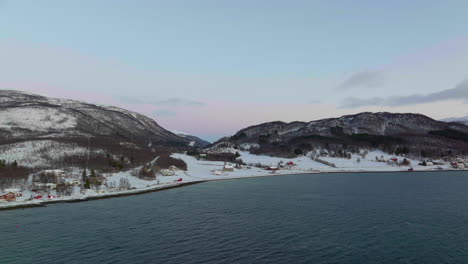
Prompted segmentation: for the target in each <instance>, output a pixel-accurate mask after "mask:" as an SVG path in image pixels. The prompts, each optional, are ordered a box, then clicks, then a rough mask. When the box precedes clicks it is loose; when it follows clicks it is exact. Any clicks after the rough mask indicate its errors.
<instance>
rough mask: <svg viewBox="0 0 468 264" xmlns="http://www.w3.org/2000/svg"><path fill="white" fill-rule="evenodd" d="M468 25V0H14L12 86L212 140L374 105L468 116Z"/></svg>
mask: <svg viewBox="0 0 468 264" xmlns="http://www.w3.org/2000/svg"><path fill="white" fill-rule="evenodd" d="M466 25H468V1H466V0H461V1H450V0H447V1H438V0H437V1H436V0H426V1H419V0H414V1H403V0H394V1H371V0H341V1H335V0H326V1H314V0H309V1H298V0H288V1H286V0H283V1H277V0H256V1H252V0H249V1H247V0H235V1H227V0H196V1H195V0H192V1H187V0H185V1H181V0H170V1H169V0H168V1H157V0H154V1H143V0H126V1H119V0H112V1H107V0H79V1H78V0H70V1H63V0H56V1H54V0H43V1H35V0H30V1H27V0H14V1H13V0H0V89H17V90H24V91H29V92H34V93H38V94H42V95H47V96H52V97H59V98H70V99H77V100H83V101H87V102H91V103H96V104H103V105H115V106H119V107H123V108H126V109H129V110H133V111H137V112H140V113H142V114H145V115H147V116H150V117H152V118H154V119H155V120H156V122H158V123H159V124H160V125H162V126H163V127H165V128H167V129H171V130H177V131H184V132H186V133H190V134H194V135H197V136H200V137H202V138H204V139H207V140H211V141H213V140H216V139H218V138H220V137H222V136H228V135H232V134H234V133H235V132H236V131H237V130H239V129H242V128H244V127H246V126H250V125H255V124H258V123H263V122H268V121H276V120H282V121H296V120H299V121H311V120H316V119H321V118H329V117H338V116H341V115H346V114H355V113H359V112H364V111H372V112H378V111H389V112H417V113H422V114H425V115H428V116H430V117H432V118H435V119H441V118H447V117H456V116H466V115H468V27H467V26H466Z"/></svg>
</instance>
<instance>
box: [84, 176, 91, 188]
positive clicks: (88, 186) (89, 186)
mask: <svg viewBox="0 0 468 264" xmlns="http://www.w3.org/2000/svg"><path fill="white" fill-rule="evenodd" d="M84 187H85V189H91V182H90V181H89V178H86V181H85V184H84Z"/></svg>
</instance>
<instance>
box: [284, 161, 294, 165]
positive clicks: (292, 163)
mask: <svg viewBox="0 0 468 264" xmlns="http://www.w3.org/2000/svg"><path fill="white" fill-rule="evenodd" d="M286 165H288V166H296V164H294V162H292V161H290V162H288V163H286Z"/></svg>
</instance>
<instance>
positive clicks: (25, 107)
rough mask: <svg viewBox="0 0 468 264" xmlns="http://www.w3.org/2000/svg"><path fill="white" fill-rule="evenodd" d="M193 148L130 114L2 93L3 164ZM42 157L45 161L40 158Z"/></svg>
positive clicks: (0, 137) (0, 132)
mask: <svg viewBox="0 0 468 264" xmlns="http://www.w3.org/2000/svg"><path fill="white" fill-rule="evenodd" d="M189 143H190V140H188V139H186V138H183V137H180V136H177V135H175V134H174V133H172V132H170V131H168V130H166V129H164V128H162V127H161V126H159V125H158V124H157V123H156V122H155V121H154V120H153V119H151V118H149V117H146V116H144V115H141V114H138V113H135V112H132V111H128V110H125V109H121V108H117V107H112V106H99V105H94V104H89V103H85V102H80V101H75V100H66V99H55V98H48V97H45V96H40V95H36V94H31V93H26V92H20V91H14V90H0V159H6V160H12V159H13V158H15V159H18V160H19V161H22V162H21V164H26V165H27V164H28V163H29V162H33V160H34V162H35V161H38V162H36V163H37V164H40V163H41V162H46V161H51V160H53V159H61V160H63V159H66V158H67V157H68V156H70V157H72V156H76V155H84V154H83V153H87V151H86V149H88V148H91V149H93V150H92V152H93V151H94V152H101V153H109V152H110V153H116V152H124V150H126V149H133V150H135V149H140V151H148V150H150V149H151V148H154V147H155V146H188V145H189ZM83 149H84V150H83ZM22 152H24V155H23V154H21V153H22ZM94 152H93V153H94ZM23 156H24V157H23ZM26 156H27V158H28V159H29V162H28V161H26V159H25V157H26ZM39 156H41V157H44V158H43V159H40V158H35V157H39ZM47 156H49V157H51V158H50V159H47ZM34 162H33V163H34Z"/></svg>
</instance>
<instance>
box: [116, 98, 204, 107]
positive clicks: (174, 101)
mask: <svg viewBox="0 0 468 264" xmlns="http://www.w3.org/2000/svg"><path fill="white" fill-rule="evenodd" d="M118 99H119V100H120V101H121V102H122V103H127V104H150V105H156V106H203V105H205V103H203V102H200V101H196V100H189V99H183V98H169V99H165V100H152V99H145V98H140V97H133V96H121V97H119V98H118Z"/></svg>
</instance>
